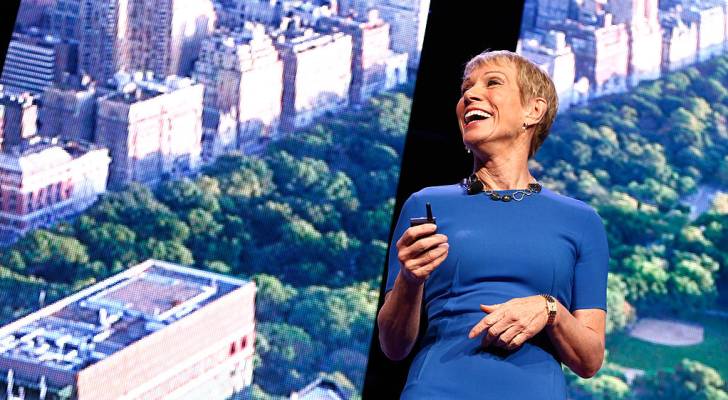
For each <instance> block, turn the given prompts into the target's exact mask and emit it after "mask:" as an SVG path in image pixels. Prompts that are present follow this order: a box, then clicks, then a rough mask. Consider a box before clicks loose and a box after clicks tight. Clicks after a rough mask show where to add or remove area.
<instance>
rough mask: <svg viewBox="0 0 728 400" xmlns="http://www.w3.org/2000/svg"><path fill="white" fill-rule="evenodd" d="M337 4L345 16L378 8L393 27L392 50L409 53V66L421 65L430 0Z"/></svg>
mask: <svg viewBox="0 0 728 400" xmlns="http://www.w3.org/2000/svg"><path fill="white" fill-rule="evenodd" d="M336 8H337V9H338V12H339V15H341V16H343V17H349V16H352V15H354V16H356V15H358V16H366V15H367V13H368V12H369V11H370V10H371V9H376V10H378V11H379V14H380V15H381V17H382V19H384V20H385V21H386V22H387V23H389V25H390V27H391V28H390V29H391V30H390V35H391V37H392V44H391V47H392V50H394V51H395V52H397V53H407V56H408V63H409V67H410V68H416V67H417V65H419V63H420V53H421V52H422V43H423V42H424V39H425V25H426V24H427V15H428V13H429V11H430V0H339V1H338V2H337V6H336Z"/></svg>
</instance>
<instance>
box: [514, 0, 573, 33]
mask: <svg viewBox="0 0 728 400" xmlns="http://www.w3.org/2000/svg"><path fill="white" fill-rule="evenodd" d="M526 3H533V4H532V5H528V7H526V6H525V5H524V8H528V9H529V10H528V11H529V14H526V16H527V17H528V20H529V21H531V20H533V21H534V25H535V27H536V28H538V29H542V30H549V29H558V25H559V24H563V22H564V21H566V20H567V19H569V18H570V17H572V16H573V15H572V12H571V7H572V2H571V1H568V0H567V1H565V0H527V1H526ZM531 9H534V11H533V12H535V16H531V15H530V13H531V12H532V11H531ZM524 12H525V10H524Z"/></svg>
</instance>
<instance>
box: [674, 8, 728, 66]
mask: <svg viewBox="0 0 728 400" xmlns="http://www.w3.org/2000/svg"><path fill="white" fill-rule="evenodd" d="M722 3H723V4H721V2H704V3H693V4H691V5H690V6H689V7H687V8H685V9H684V11H683V18H684V19H685V20H686V21H687V22H694V23H695V24H696V25H697V27H698V61H703V60H707V59H709V58H711V57H713V56H715V55H716V54H720V53H722V52H723V51H724V44H725V41H726V17H727V16H726V4H725V2H722Z"/></svg>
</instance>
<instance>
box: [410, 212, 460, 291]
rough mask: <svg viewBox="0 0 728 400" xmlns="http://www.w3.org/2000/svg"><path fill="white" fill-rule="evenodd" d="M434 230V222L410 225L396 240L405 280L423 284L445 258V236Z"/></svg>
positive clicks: (447, 245) (446, 246) (435, 228)
mask: <svg viewBox="0 0 728 400" xmlns="http://www.w3.org/2000/svg"><path fill="white" fill-rule="evenodd" d="M436 231H437V225H435V224H422V225H417V226H412V227H410V228H408V229H407V230H406V231H404V233H403V234H402V237H400V238H399V240H398V241H397V257H398V258H399V265H400V273H401V274H402V277H403V278H404V279H405V280H406V281H407V282H409V283H411V284H414V285H421V284H423V283H424V282H425V280H427V277H428V276H430V274H431V273H432V271H434V270H435V268H437V267H438V266H439V265H440V264H442V262H443V261H445V259H446V258H447V254H448V250H449V246H450V245H449V244H448V243H447V236H445V235H443V234H441V233H435V232H436Z"/></svg>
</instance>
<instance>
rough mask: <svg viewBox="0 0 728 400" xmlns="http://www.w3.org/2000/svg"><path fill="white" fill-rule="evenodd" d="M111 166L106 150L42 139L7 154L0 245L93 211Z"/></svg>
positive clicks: (0, 170)
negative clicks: (30, 231)
mask: <svg viewBox="0 0 728 400" xmlns="http://www.w3.org/2000/svg"><path fill="white" fill-rule="evenodd" d="M109 161H110V159H109V155H108V150H107V149H102V148H97V147H96V146H94V145H91V144H87V143H81V142H74V141H65V142H64V141H58V140H51V139H44V138H41V137H40V136H35V137H33V138H31V139H29V140H25V141H23V142H22V143H21V144H19V145H16V146H12V147H7V148H6V149H4V151H3V152H2V153H0V243H2V244H8V243H12V242H13V241H14V240H16V239H17V238H18V237H20V236H22V235H23V234H25V233H26V232H28V231H29V230H31V229H35V228H38V227H43V226H48V225H50V224H52V223H53V222H55V221H57V220H58V219H60V218H64V217H68V216H71V215H74V214H78V213H80V212H81V211H83V210H85V209H86V208H88V207H89V206H91V205H92V204H93V203H94V202H95V201H96V199H97V198H98V196H99V194H101V193H103V192H105V191H106V178H107V174H108V171H109ZM0 336H2V335H0ZM0 348H2V345H0ZM0 368H1V367H0Z"/></svg>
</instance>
